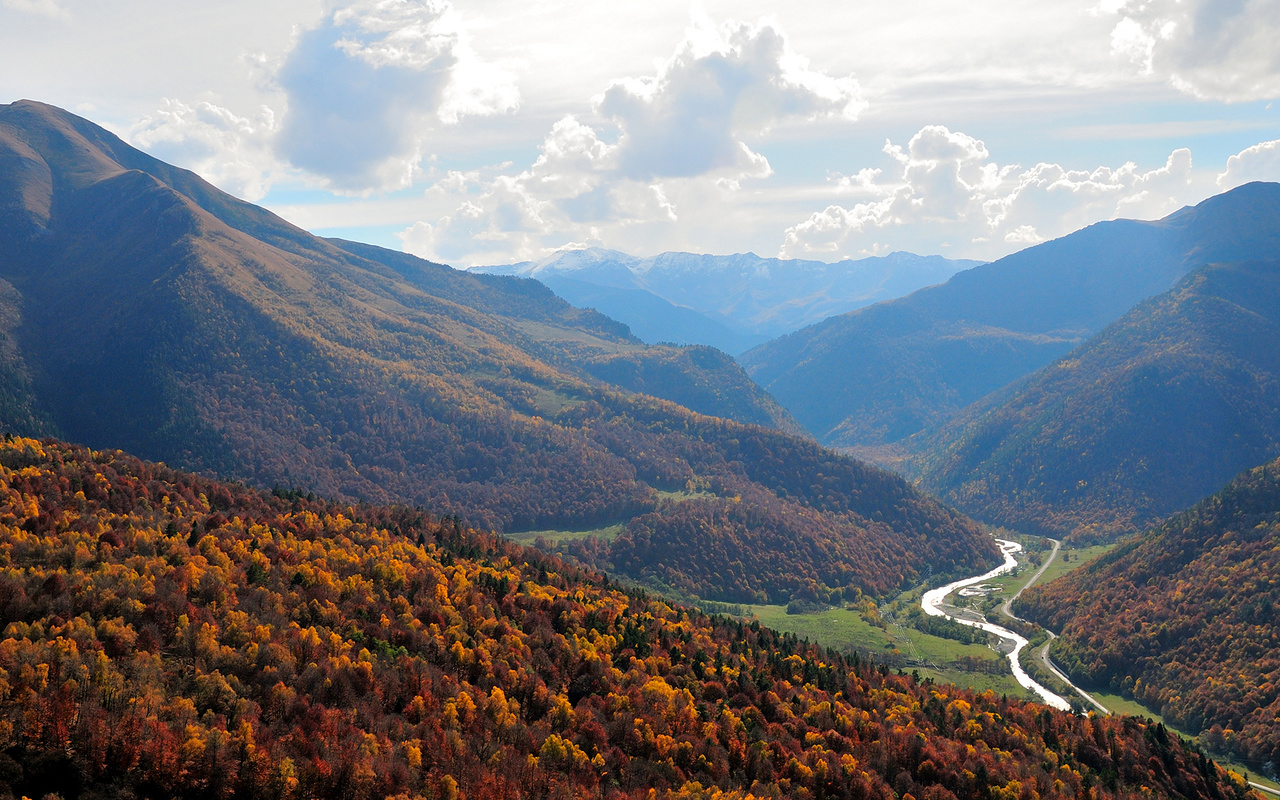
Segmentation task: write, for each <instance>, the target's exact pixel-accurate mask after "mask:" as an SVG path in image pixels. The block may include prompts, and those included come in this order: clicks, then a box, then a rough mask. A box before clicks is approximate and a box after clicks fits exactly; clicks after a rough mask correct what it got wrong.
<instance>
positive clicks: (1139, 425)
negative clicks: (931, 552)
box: [908, 261, 1280, 539]
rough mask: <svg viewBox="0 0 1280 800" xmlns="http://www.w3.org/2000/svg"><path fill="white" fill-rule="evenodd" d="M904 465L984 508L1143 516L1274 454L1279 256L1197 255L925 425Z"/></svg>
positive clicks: (994, 516) (1098, 527)
mask: <svg viewBox="0 0 1280 800" xmlns="http://www.w3.org/2000/svg"><path fill="white" fill-rule="evenodd" d="M908 449H909V450H910V451H911V453H912V456H911V459H910V462H909V463H910V464H911V467H912V471H913V472H914V473H916V474H918V475H919V476H920V478H921V483H922V485H923V486H924V487H925V488H927V489H929V490H930V491H932V492H934V493H936V494H937V495H938V496H939V497H942V498H943V499H944V500H946V501H948V502H951V503H954V504H956V505H957V506H958V507H960V508H962V509H964V510H966V511H967V512H969V513H971V514H975V515H977V516H979V517H981V518H983V519H985V520H988V521H991V522H998V523H1000V524H1004V525H1015V526H1018V527H1019V528H1020V529H1022V530H1039V531H1043V532H1046V533H1050V534H1052V535H1055V536H1062V535H1070V536H1073V537H1075V538H1078V539H1111V538H1114V537H1116V536H1118V535H1121V534H1125V533H1132V532H1135V531H1138V530H1142V529H1144V528H1146V527H1147V526H1149V525H1151V524H1153V523H1155V522H1157V521H1158V520H1160V519H1162V518H1164V517H1165V516H1167V515H1169V514H1172V513H1174V512H1176V511H1179V510H1181V509H1183V508H1186V507H1187V506H1189V505H1191V504H1192V503H1194V502H1196V501H1198V500H1200V499H1201V498H1202V497H1204V496H1205V495H1207V494H1209V493H1210V492H1212V491H1214V490H1215V489H1217V488H1218V487H1220V486H1222V485H1223V484H1224V483H1226V482H1227V481H1228V480H1230V479H1231V478H1232V477H1233V476H1235V475H1236V474H1238V473H1239V472H1240V471H1241V470H1244V469H1247V468H1248V467H1250V466H1251V465H1254V464H1258V463H1261V462H1263V461H1266V460H1269V459H1272V458H1274V457H1275V456H1277V455H1280V261H1255V262H1248V263H1243V264H1211V265H1207V266H1204V267H1201V268H1199V269H1197V270H1194V271H1193V272H1192V273H1191V274H1189V275H1188V276H1187V277H1186V278H1184V279H1183V280H1182V281H1180V282H1179V283H1178V285H1177V286H1175V287H1174V288H1173V289H1171V290H1169V291H1168V292H1165V293H1164V294H1161V295H1158V296H1156V297H1153V298H1151V299H1149V300H1146V301H1144V302H1142V303H1139V304H1138V305H1137V306H1135V307H1134V308H1133V309H1132V310H1130V311H1129V312H1128V313H1127V314H1125V315H1124V316H1123V317H1121V318H1120V319H1119V320H1117V321H1116V322H1114V323H1112V324H1111V325H1109V326H1108V327H1107V328H1105V329H1104V330H1103V331H1102V332H1101V333H1099V334H1098V335H1097V336H1094V337H1093V338H1091V339H1090V340H1089V341H1088V342H1086V343H1085V344H1083V345H1081V346H1080V347H1078V348H1076V349H1075V350H1072V351H1071V352H1070V353H1067V354H1066V355H1065V356H1063V357H1062V358H1061V359H1059V360H1058V361H1056V362H1054V363H1053V364H1051V365H1050V366H1048V367H1045V368H1044V369H1043V370H1041V371H1039V372H1037V373H1036V374H1035V375H1033V376H1032V377H1030V378H1029V379H1028V380H1027V381H1025V382H1024V383H1021V384H1019V385H1017V386H1016V387H1012V388H1011V389H1010V390H1009V391H1007V392H1001V393H997V394H994V395H992V396H990V397H988V398H986V399H984V400H983V401H981V402H979V403H975V404H974V405H972V406H970V407H969V408H967V409H965V410H964V411H963V412H961V413H960V414H958V415H957V416H956V417H954V418H953V419H952V420H951V421H950V422H948V423H947V424H946V425H944V426H943V427H942V428H941V429H940V430H938V431H936V432H934V433H931V434H928V435H923V434H922V435H920V436H917V437H915V438H913V439H912V440H910V441H909V442H908Z"/></svg>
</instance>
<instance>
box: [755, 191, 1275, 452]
mask: <svg viewBox="0 0 1280 800" xmlns="http://www.w3.org/2000/svg"><path fill="white" fill-rule="evenodd" d="M1276 252H1280V184H1274V183H1252V184H1248V185H1246V186H1242V187H1240V188H1238V189H1233V190H1232V191H1230V192H1227V193H1225V194H1222V195H1219V196H1217V197H1212V198H1210V199H1208V200H1205V201H1204V202H1203V203H1201V204H1199V205H1197V206H1195V207H1190V208H1184V209H1183V210H1181V211H1179V212H1177V213H1174V214H1171V215H1169V216H1168V217H1165V218H1164V219H1162V220H1159V221H1157V222H1136V221H1133V220H1115V221H1112V222H1101V223H1098V224H1096V225H1091V226H1089V227H1088V228H1085V229H1083V230H1080V231H1077V232H1075V233H1073V234H1071V235H1069V236H1064V237H1062V238H1061V239H1056V240H1054V241H1051V242H1046V243H1044V244H1040V245H1037V246H1035V247H1030V248H1027V249H1026V250H1023V251H1021V252H1018V253H1014V254H1013V255H1010V256H1006V257H1005V258H1002V259H1000V260H999V261H994V262H992V263H990V264H984V265H981V266H977V267H974V268H973V269H969V270H965V271H964V272H961V273H959V274H957V275H956V276H955V277H954V278H952V279H951V280H949V281H947V282H946V283H945V284H942V285H941V286H935V287H930V288H928V289H921V290H920V291H917V292H915V293H914V294H911V295H908V296H907V297H905V298H901V299H898V300H892V301H887V302H883V303H878V304H876V305H874V306H871V307H869V308H865V309H860V310H858V311H854V312H851V313H849V314H844V315H841V316H838V317H832V318H831V319H828V320H825V321H824V322H821V323H818V324H817V325H813V326H811V327H808V328H805V329H803V330H800V331H797V332H795V333H793V334H790V335H788V336H784V337H781V338H779V339H776V340H774V341H773V342H770V343H768V344H765V345H761V346H760V347H758V348H756V349H754V350H751V351H749V352H747V353H745V354H744V355H743V356H742V357H741V359H740V360H741V361H742V363H743V364H744V365H745V366H746V367H747V370H748V372H750V373H751V375H752V377H754V378H755V379H756V380H757V381H759V382H760V384H761V385H762V386H764V387H765V388H766V389H768V390H769V391H770V392H772V393H773V394H774V396H775V397H777V398H778V401H779V402H781V403H782V404H783V405H784V406H785V407H786V408H787V409H788V410H789V411H791V413H792V414H794V415H795V417H796V419H798V420H799V421H800V422H801V423H802V424H803V425H804V426H805V427H806V428H808V429H809V430H810V431H811V432H813V434H814V435H815V436H817V437H818V439H819V440H820V441H822V442H824V443H826V444H829V445H833V446H842V447H850V448H854V450H855V452H857V451H859V450H860V451H862V452H866V453H873V452H874V451H875V448H877V447H883V446H885V445H894V444H898V443H901V442H902V441H903V440H905V439H906V438H907V437H909V436H911V435H913V434H915V433H917V432H919V431H922V430H927V429H929V428H932V427H935V426H937V425H939V424H941V423H942V422H943V421H945V420H946V419H948V418H949V417H950V416H951V415H953V414H955V413H956V412H957V411H959V410H960V409H962V408H964V407H965V406H967V405H969V404H970V403H972V402H974V401H976V400H978V399H980V398H982V397H983V396H985V395H987V394H988V393H990V392H992V391H995V390H996V389H999V388H1001V387H1002V386H1005V385H1006V384H1008V383H1010V382H1012V381H1014V380H1016V379H1018V378H1021V377H1024V376H1026V375H1029V374H1031V373H1032V372H1035V371H1036V370H1037V369H1040V368H1041V367H1044V366H1046V365H1047V364H1049V363H1050V362H1052V361H1053V360H1054V359H1056V358H1058V357H1060V356H1062V355H1063V354H1065V353H1066V352H1068V351H1069V350H1071V349H1073V348H1074V347H1076V346H1078V345H1079V344H1081V343H1082V342H1084V341H1085V340H1086V339H1087V338H1089V337H1090V336H1092V335H1093V334H1095V333H1097V332H1098V331H1099V330H1101V329H1102V328H1103V327H1104V326H1106V325H1107V324H1109V323H1111V322H1112V321H1114V320H1116V319H1117V318H1119V317H1120V316H1121V315H1122V314H1124V313H1125V312H1126V311H1128V310H1129V309H1130V308H1131V307H1132V306H1133V305H1134V304H1136V303H1137V302H1139V301H1141V300H1143V299H1145V298H1148V297H1151V296H1153V295H1156V294H1159V293H1161V292H1165V291H1168V290H1169V288H1170V287H1172V286H1173V285H1174V284H1175V283H1176V282H1177V281H1178V280H1179V279H1180V278H1182V277H1183V276H1184V275H1186V274H1187V273H1188V272H1189V271H1191V270H1192V269H1195V268H1196V267H1199V266H1202V265H1203V264H1206V263H1210V262H1234V261H1248V260H1253V259H1266V258H1274V257H1275V253H1276Z"/></svg>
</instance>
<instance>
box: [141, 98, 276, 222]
mask: <svg viewBox="0 0 1280 800" xmlns="http://www.w3.org/2000/svg"><path fill="white" fill-rule="evenodd" d="M275 132H276V118H275V114H274V113H272V111H271V109H270V108H267V107H266V106H263V107H262V108H261V109H260V110H259V112H258V114H257V115H256V116H255V117H253V118H248V117H241V116H238V115H236V114H235V113H233V112H231V111H230V110H228V109H226V108H223V107H221V106H218V105H215V104H213V103H207V102H206V103H197V104H196V105H194V106H192V105H187V104H185V103H181V102H178V101H176V100H172V99H165V100H164V102H163V103H162V105H161V107H160V109H159V110H158V111H156V112H155V113H153V114H150V115H148V116H146V117H143V118H142V119H141V120H139V121H138V122H137V123H136V124H135V125H134V126H133V128H132V129H131V130H130V131H128V133H127V138H128V139H129V141H130V142H131V143H132V144H134V145H135V146H137V147H140V148H142V149H144V150H146V151H147V152H148V153H150V154H151V155H153V156H155V157H157V158H160V159H162V160H165V161H168V162H170V163H175V164H182V165H184V166H186V167H187V168H188V169H191V170H193V171H194V172H197V173H199V175H200V176H201V177H203V178H204V179H205V180H207V181H209V182H211V183H213V184H214V185H216V186H218V187H219V188H220V189H222V190H223V191H226V192H230V193H231V194H234V195H237V196H239V197H243V198H245V199H248V200H259V199H261V198H262V197H263V196H264V195H266V193H267V190H268V189H269V188H270V185H271V182H272V178H273V175H276V174H279V172H280V171H281V169H282V168H281V165H280V164H279V163H278V162H277V160H276V159H275V157H274V156H273V155H272V153H271V138H272V136H274V135H275Z"/></svg>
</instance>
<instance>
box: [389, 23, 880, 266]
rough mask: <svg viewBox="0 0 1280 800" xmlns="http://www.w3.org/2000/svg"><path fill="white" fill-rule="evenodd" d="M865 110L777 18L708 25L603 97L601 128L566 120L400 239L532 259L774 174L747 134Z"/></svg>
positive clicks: (455, 253) (424, 247)
mask: <svg viewBox="0 0 1280 800" xmlns="http://www.w3.org/2000/svg"><path fill="white" fill-rule="evenodd" d="M864 107H865V102H864V101H863V100H862V99H861V96H860V95H859V92H858V85H857V83H856V81H855V80H854V79H853V78H850V77H843V78H835V77H831V76H829V75H826V74H824V73H821V72H816V71H814V70H812V69H810V68H809V65H808V62H807V61H806V60H805V59H804V58H803V57H801V56H800V55H798V54H796V53H795V52H794V51H793V50H792V49H791V47H790V45H789V44H788V42H787V39H786V37H785V35H784V34H783V33H782V32H781V31H780V30H778V29H777V28H776V27H775V26H774V25H772V24H770V23H762V24H755V25H753V24H745V23H737V22H727V23H725V24H724V25H721V26H719V27H715V26H712V25H710V24H708V23H701V22H700V23H698V24H695V25H694V26H693V27H692V28H691V29H690V30H689V32H688V35H687V36H686V39H685V41H684V42H682V43H681V44H680V45H679V46H678V47H677V48H676V51H675V53H674V55H672V56H671V58H669V59H667V61H665V62H664V63H663V64H661V65H660V66H659V68H658V70H657V71H656V73H655V74H654V75H652V76H647V77H642V78H626V79H623V80H619V81H615V82H614V83H613V84H611V85H610V86H609V87H608V88H607V89H606V90H605V91H604V92H603V93H602V94H600V95H599V96H597V97H596V98H595V100H594V101H593V111H594V113H595V115H596V117H597V119H598V120H599V122H598V123H597V124H596V126H595V127H593V126H592V125H589V124H587V123H585V122H583V121H582V120H580V119H579V118H577V117H576V116H572V115H571V116H566V117H564V118H562V119H561V120H560V121H558V122H557V123H556V124H555V125H553V126H552V129H551V131H550V132H549V133H548V134H547V136H546V138H545V140H544V141H543V143H542V146H541V150H540V154H539V156H538V158H537V160H536V161H535V162H534V163H533V164H532V165H531V166H530V167H529V168H528V169H526V170H523V171H522V172H520V173H518V174H516V175H502V176H497V177H495V178H493V179H492V180H491V181H490V182H489V183H488V184H487V185H486V187H485V188H484V189H483V190H482V191H480V192H479V194H478V195H475V196H470V197H467V198H466V199H465V200H463V201H462V202H461V203H460V205H459V206H458V207H457V209H456V211H455V212H454V213H452V214H449V215H446V216H444V217H443V218H441V219H439V220H438V221H436V222H435V223H427V222H419V223H416V224H415V225H413V226H411V227H410V228H408V229H407V230H406V231H404V232H403V233H402V234H401V239H402V241H403V242H404V246H405V248H406V249H407V250H409V251H410V252H416V253H418V254H419V255H425V256H428V257H434V258H440V259H444V260H450V261H457V260H462V259H470V260H473V261H474V260H476V259H481V260H485V259H488V260H494V259H500V258H529V257H534V256H538V255H541V254H543V253H545V252H548V251H549V250H552V249H555V247H557V246H560V245H563V244H564V243H565V241H567V240H569V239H574V240H582V241H597V240H598V239H599V237H600V235H601V232H602V231H603V230H609V229H615V230H616V229H617V228H619V227H625V226H630V225H637V224H653V223H663V222H674V221H676V219H677V208H676V205H675V204H674V203H673V202H672V201H671V199H670V193H671V191H672V190H673V189H678V188H679V187H680V185H682V184H687V183H688V182H703V183H705V184H707V186H708V187H711V189H712V190H714V191H718V192H734V191H737V190H738V189H739V188H740V183H741V181H742V180H745V179H752V178H757V179H758V178H765V177H768V176H769V175H770V174H772V168H771V167H770V166H769V162H768V160H767V159H766V158H765V157H764V156H763V155H761V154H760V153H758V152H756V151H755V150H753V149H752V147H751V146H750V145H749V144H748V143H747V139H749V138H751V137H755V136H760V135H762V134H765V133H766V132H767V131H768V130H769V129H770V128H771V127H772V126H773V125H775V124H776V123H778V122H779V121H781V120H784V119H796V118H799V119H816V118H820V117H827V118H830V117H836V118H843V119H848V120H853V119H855V118H856V117H857V115H858V113H859V112H860V111H861V110H862V109H863V108H864ZM438 190H440V189H439V187H437V188H436V189H434V190H433V191H438Z"/></svg>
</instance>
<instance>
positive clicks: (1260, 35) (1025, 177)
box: [0, 0, 1280, 266]
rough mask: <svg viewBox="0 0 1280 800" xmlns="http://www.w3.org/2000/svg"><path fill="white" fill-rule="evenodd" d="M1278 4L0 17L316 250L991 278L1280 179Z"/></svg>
mask: <svg viewBox="0 0 1280 800" xmlns="http://www.w3.org/2000/svg"><path fill="white" fill-rule="evenodd" d="M1276 42H1280V0H1080V1H1074V0H1073V1H1071V2H1068V1H1066V0H987V1H986V2H982V3H977V2H955V1H954V0H951V1H945V2H944V0H893V2H880V1H879V0H844V1H843V2H822V3H818V2H808V1H806V0H791V2H788V3H780V2H776V0H775V2H758V1H757V0H734V2H720V1H719V0H700V1H699V2H693V3H690V2H688V0H684V1H682V2H680V1H677V0H645V1H644V2H630V1H629V0H617V1H616V2H608V3H606V2H587V1H586V0H581V1H579V2H569V1H563V2H557V1H555V0H518V2H517V1H516V0H474V1H473V2H467V1H466V0H457V1H456V2H449V1H448V0H425V1H424V0H357V2H336V3H335V2H323V1H322V0H275V1H274V2H271V3H262V2H247V1H245V0H220V2H218V3H207V2H192V1H191V0H163V1H161V0H92V2H90V0H0V102H11V101H13V100H17V99H21V98H27V99H32V100H40V101H43V102H47V103H51V104H53V105H57V106H60V107H62V108H66V109H67V110H69V111H72V112H75V113H77V114H80V115H82V116H85V117H87V118H88V119H90V120H92V121H94V122H96V123H98V124H100V125H102V126H104V127H106V128H108V129H110V130H111V131H113V132H115V133H116V134H118V135H119V136H121V137H122V138H123V139H125V140H126V141H128V142H129V143H131V144H133V145H134V146H136V147H139V148H140V149H142V150H144V151H146V152H148V153H151V154H152V155H154V156H156V157H158V158H161V159H164V160H165V161H169V162H171V163H174V164H177V165H179V166H183V167H186V168H188V169H191V170H194V171H196V172H198V173H199V174H200V175H202V176H203V177H205V178H206V179H208V180H209V181H211V182H212V183H214V184H215V185H217V186H218V187H219V188H221V189H223V190H225V191H227V192H230V193H232V194H235V195H237V196H239V197H243V198H245V199H247V200H250V201H252V202H255V203H258V204H261V205H264V206H266V207H267V208H270V209H271V210H273V211H275V212H276V213H278V214H280V215H281V216H282V217H284V218H285V219H288V220H289V221H291V222H293V223H295V224H297V225H300V226H302V227H304V228H306V229H308V230H311V231H313V232H316V233H319V234H322V235H326V236H342V237H345V238H350V239H356V240H360V241H367V242H372V243H374V244H379V245H383V246H386V247H392V248H395V249H403V250H406V251H408V252H411V253H414V254H417V255H420V256H423V257H425V258H430V259H433V260H437V261H442V262H444V263H449V264H453V265H455V266H466V265H475V264H503V263H510V262H514V261H522V260H533V259H538V258H542V257H545V256H547V255H549V254H551V253H552V252H554V251H556V250H557V249H560V248H565V247H571V248H576V247H586V246H598V247H606V248H612V249H616V250H622V251H625V252H628V253H631V254H634V255H639V256H649V255H655V254H657V253H660V252H664V251H670V250H679V251H689V252H698V253H717V254H726V253H739V252H747V251H751V252H755V253H757V254H760V255H764V256H780V257H784V258H808V259H818V260H823V261H836V260H839V259H843V258H862V257H865V256H869V255H878V254H884V253H888V252H892V251H895V250H908V251H911V252H914V253H919V254H924V255H929V254H941V255H944V256H948V257H953V258H977V259H994V258H998V257H1000V256H1003V255H1006V254H1008V253H1011V252H1014V251H1016V250H1020V249H1022V248H1024V247H1026V246H1028V245H1031V244H1034V243H1036V242H1040V241H1044V240H1047V239H1052V238H1055V237H1057V236H1062V235H1064V234H1067V233H1070V232H1071V231H1074V230H1077V229H1079V228H1081V227H1084V226H1085V225H1089V224H1092V223H1094V222H1098V221H1102V220H1107V219H1113V218H1117V217H1128V218H1139V219H1156V218H1159V217H1161V216H1164V215H1165V214H1168V213H1170V212H1172V211H1175V210H1177V209H1178V208H1180V207H1182V206H1184V205H1188V204H1194V203H1197V202H1199V201H1201V200H1203V199H1205V198H1207V197H1209V196H1212V195H1214V194H1217V193H1220V192H1222V191H1226V190H1228V189H1231V188H1233V187H1235V186H1238V185H1241V184H1243V183H1246V182H1249V181H1252V180H1271V181H1276V180H1280V102H1275V101H1280V46H1277V45H1276V44H1275V43H1276Z"/></svg>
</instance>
